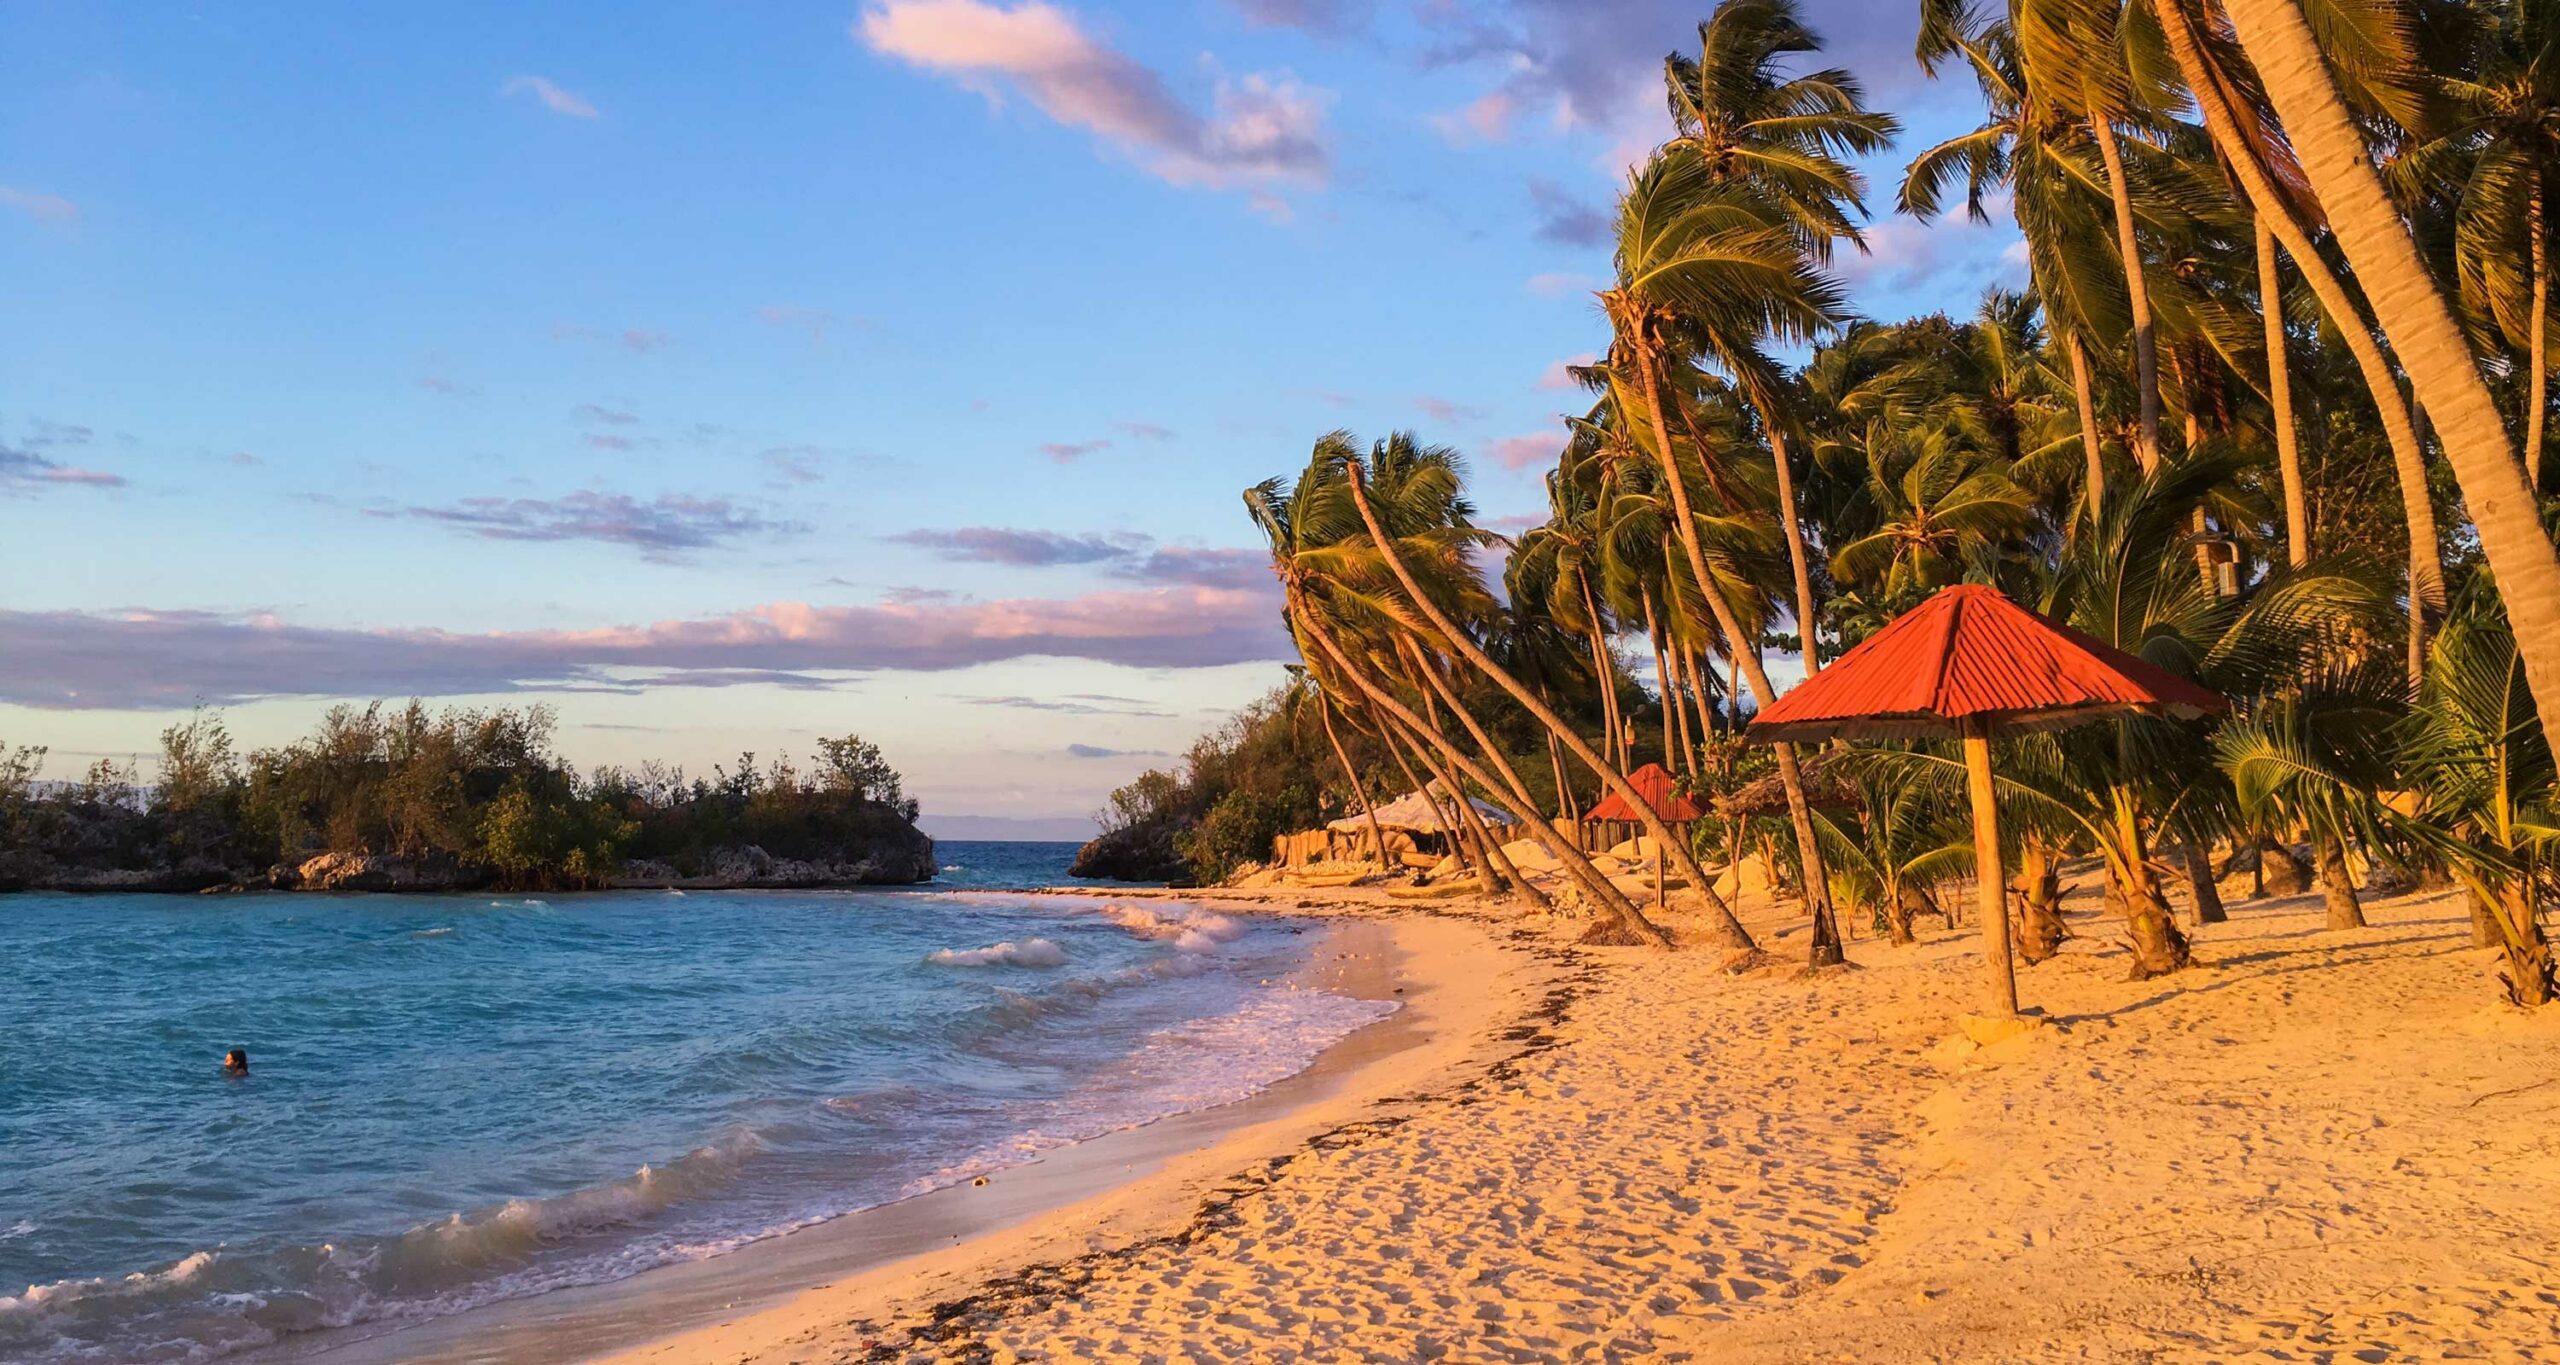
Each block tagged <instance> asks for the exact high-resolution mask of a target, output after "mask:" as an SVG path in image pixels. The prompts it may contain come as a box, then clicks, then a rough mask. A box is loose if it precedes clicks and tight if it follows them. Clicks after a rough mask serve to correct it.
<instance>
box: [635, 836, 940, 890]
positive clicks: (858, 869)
mask: <svg viewBox="0 0 2560 1365" xmlns="http://www.w3.org/2000/svg"><path fill="white" fill-rule="evenodd" d="M906 833H907V835H908V836H911V837H906V838H889V839H884V840H881V841H880V842H878V843H875V844H873V845H872V846H870V847H867V848H863V849H859V850H855V849H843V850H838V851H836V852H835V853H834V854H832V855H831V856H825V857H817V858H777V857H775V856H773V855H772V854H770V853H767V852H765V851H764V850H763V849H762V848H759V847H757V846H756V845H754V844H732V845H727V846H724V847H721V848H716V849H713V850H712V851H711V852H710V853H708V854H706V855H704V857H703V859H702V864H701V866H700V867H698V868H696V869H694V870H693V871H692V872H690V873H688V872H685V871H682V870H680V869H678V868H677V867H675V866H674V865H673V864H671V863H666V862H662V861H659V860H657V859H639V860H635V861H632V862H630V863H626V864H624V865H623V869H622V875H621V876H619V877H616V878H614V879H613V884H614V885H615V886H624V887H659V886H672V887H679V888H683V889H687V890H698V889H724V888H726V889H739V890H788V889H792V888H811V887H828V886H907V885H911V884H913V883H916V882H923V881H931V880H933V874H934V872H935V870H936V864H935V862H934V857H933V840H931V839H929V838H926V837H925V836H924V835H923V834H922V833H921V832H919V831H917V830H915V829H913V828H912V827H910V828H909V829H908V830H907V831H906Z"/></svg>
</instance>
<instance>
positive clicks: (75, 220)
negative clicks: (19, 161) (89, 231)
mask: <svg viewBox="0 0 2560 1365" xmlns="http://www.w3.org/2000/svg"><path fill="white" fill-rule="evenodd" d="M0 208H5V209H14V210H16V211H17V212H19V213H22V214H25V215H26V216H27V217H29V218H31V219H33V220H35V221H36V222H38V223H41V224H43V225H44V226H46V227H49V228H61V229H63V230H65V231H68V230H70V229H72V228H76V227H78V226H80V206H79V205H78V204H75V203H72V202H71V201H70V200H68V199H65V198H63V197H62V196H61V195H58V194H46V193H44V192H42V191H40V190H22V189H19V188H18V187H17V186H15V185H0Z"/></svg>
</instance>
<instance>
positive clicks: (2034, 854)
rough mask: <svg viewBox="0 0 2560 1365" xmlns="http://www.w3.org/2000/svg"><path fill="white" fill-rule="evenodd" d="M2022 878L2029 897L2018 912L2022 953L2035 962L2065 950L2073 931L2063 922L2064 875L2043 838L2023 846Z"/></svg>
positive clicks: (2020, 852) (2020, 856) (2019, 869)
mask: <svg viewBox="0 0 2560 1365" xmlns="http://www.w3.org/2000/svg"><path fill="white" fill-rule="evenodd" d="M2018 880H2019V881H2020V882H2021V883H2023V884H2024V886H2025V899H2026V909H2025V910H2024V911H2023V912H2022V913H2021V914H2020V915H2019V916H2018V921H2019V923H2018V928H2019V930H2020V933H2019V935H2018V956H2020V957H2022V958H2024V959H2026V961H2027V963H2028V965H2030V966H2032V965H2034V964H2036V963H2038V962H2042V961H2044V960H2045V959H2047V958H2049V957H2052V956H2053V955H2054V954H2055V953H2058V952H2060V951H2062V940H2063V939H2064V938H2065V937H2067V936H2068V934H2069V931H2068V930H2066V929H2065V928H2064V927H2063V924H2062V912H2061V909H2060V903H2061V899H2062V887H2061V878H2060V876H2059V875H2057V873H2056V872H2055V870H2054V866H2053V850H2052V848H2051V847H2050V846H2048V845H2047V844H2046V843H2045V842H2044V841H2043V840H2041V839H2037V838H2033V837H2030V838H2029V839H2028V840H2027V841H2026V843H2025V845H2024V846H2023V847H2022V848H2021V849H2020V850H2019V853H2018Z"/></svg>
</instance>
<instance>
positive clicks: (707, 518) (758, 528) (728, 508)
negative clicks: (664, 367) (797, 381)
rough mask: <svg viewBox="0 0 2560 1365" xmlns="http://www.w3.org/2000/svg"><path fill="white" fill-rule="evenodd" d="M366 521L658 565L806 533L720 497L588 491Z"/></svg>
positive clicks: (394, 512)
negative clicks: (414, 524)
mask: <svg viewBox="0 0 2560 1365" xmlns="http://www.w3.org/2000/svg"><path fill="white" fill-rule="evenodd" d="M589 439H591V440H592V439H596V438H592V437H591V438H589ZM606 439H618V438H606ZM372 515H377V516H399V517H410V518H415V519H418V520H422V521H433V522H438V523H441V524H443V525H446V526H450V527H453V528H454V529H456V530H459V531H463V532H466V533H468V534H470V535H474V536H478V537H480V538H482V539H484V540H528V541H556V540H592V541H597V542H601V543H603V544H608V545H628V546H630V547H632V548H634V549H636V550H638V551H640V553H641V554H642V555H643V556H645V557H647V558H650V559H654V560H661V561H664V560H670V559H673V558H676V557H677V556H679V555H680V554H682V553H683V552H684V551H687V550H701V549H709V548H711V547H713V546H717V545H720V544H723V543H725V542H728V541H733V540H738V539H742V538H745V537H748V536H762V535H782V534H791V533H796V532H799V531H804V530H807V529H808V528H807V527H805V526H801V525H799V524H798V523H795V522H788V521H776V520H773V519H771V518H768V517H765V516H763V515H761V514H758V513H755V512H750V511H747V510H745V509H743V508H739V507H736V506H733V505H732V504H731V503H730V502H729V500H728V499H726V498H696V497H687V496H684V495H682V494H673V493H670V494H661V495H660V496H658V497H656V498H653V499H651V500H650V501H647V502H642V501H640V500H639V499H637V498H633V497H631V496H630V495H629V494H625V493H596V492H587V491H581V492H576V493H571V494H568V495H567V496H565V497H559V498H464V499H462V500H461V501H460V502H457V503H454V504H451V505H450V506H445V507H402V508H397V509H386V510H382V511H377V512H375V513H373V514H372Z"/></svg>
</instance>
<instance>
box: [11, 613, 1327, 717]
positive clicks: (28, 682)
mask: <svg viewBox="0 0 2560 1365" xmlns="http://www.w3.org/2000/svg"><path fill="white" fill-rule="evenodd" d="M1277 622H1278V613H1276V612H1274V611H1273V610H1272V608H1271V598H1270V596H1269V594H1267V593H1241V592H1228V591H1221V590H1217V589H1211V588H1167V589H1159V590H1155V591H1124V592H1103V593H1091V594H1087V595H1085V596H1081V597H1067V598H1021V599H1013V600H1008V601H1000V602H979V603H969V604H966V605H959V606H906V605H897V604H889V603H882V604H878V605H873V606H857V607H818V606H811V605H809V604H807V603H801V602H780V603H773V604H769V605H765V606H759V607H752V608H748V609H746V610H743V611H738V612H732V613H728V614H725V615H719V616H709V617H697V618H693V619H688V620H678V621H661V622H658V623H656V624H653V625H647V626H609V627H602V628H598V629H592V630H546V631H495V632H486V633H458V632H452V631H443V630H347V629H331V628H322V627H311V626H295V625H291V624H288V623H286V622H283V621H280V620H277V619H275V618H273V617H269V616H259V617H239V616H228V615H222V614H217V613H211V612H200V611H149V610H132V611H124V612H114V613H106V612H74V611H51V612H43V611H13V610H0V701H6V702H14V703H17V704H20V705H26V706H37V707H47V708H56V709H111V710H112V709H122V710H133V709H161V708H172V707H183V706H187V705H191V704H193V703H195V702H196V701H199V700H202V701H207V702H212V703H215V704H232V703H237V702H243V701H248V700H251V699H254V698H258V697H280V696H304V697H369V696H411V695H415V696H451V695H458V694H474V693H506V692H526V691H558V690H593V689H597V688H609V689H622V690H628V689H631V688H634V687H637V686H641V685H648V686H660V687H705V686H734V685H737V684H739V683H742V682H746V681H751V680H753V681H767V680H770V678H769V677H768V678H752V677H751V676H750V674H749V673H747V672H742V670H756V671H762V672H764V673H765V674H768V675H785V674H787V675H792V676H793V677H796V678H806V679H809V680H810V681H811V682H813V683H814V682H816V681H818V680H823V679H824V678H825V677H826V675H829V674H860V673H871V672H880V671H886V670H908V671H940V670H947V669H955V668H966V667H969V666H972V665H976V664H985V663H994V662H998V661H1000V660H1005V659H1020V658H1033V657H1063V658H1077V659H1091V660H1096V661H1099V662H1103V663H1111V664H1122V665H1126V666H1129V667H1135V668H1206V667H1219V666H1224V665H1228V664H1238V663H1251V662H1261V661H1269V660H1277V659H1284V658H1288V657H1290V656H1291V651H1290V647H1289V642H1288V640H1287V637H1286V636H1285V635H1283V634H1282V632H1281V631H1280V629H1279V626H1278V624H1277ZM635 674H636V675H637V676H635Z"/></svg>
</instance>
